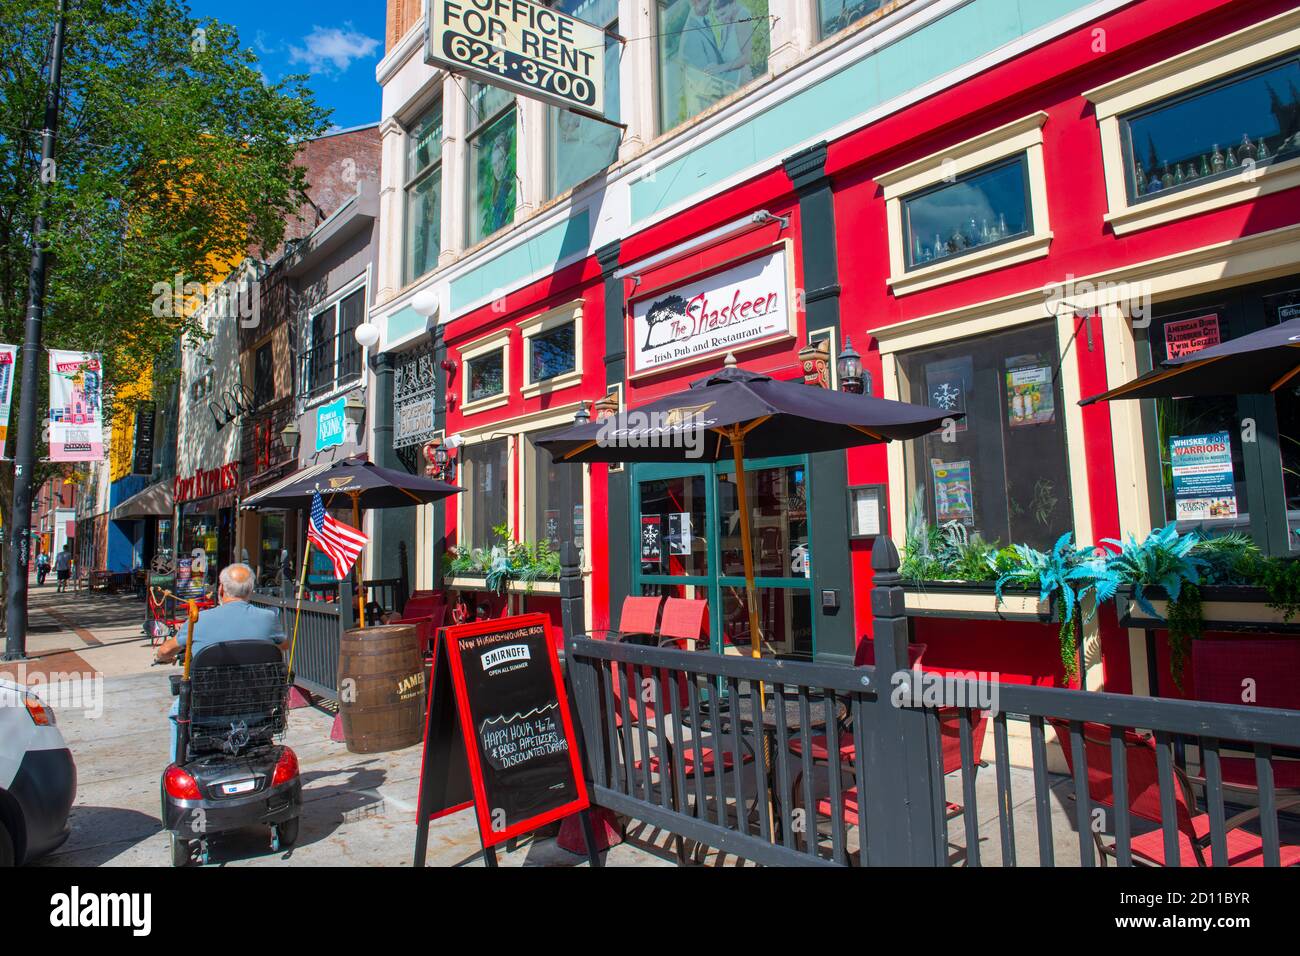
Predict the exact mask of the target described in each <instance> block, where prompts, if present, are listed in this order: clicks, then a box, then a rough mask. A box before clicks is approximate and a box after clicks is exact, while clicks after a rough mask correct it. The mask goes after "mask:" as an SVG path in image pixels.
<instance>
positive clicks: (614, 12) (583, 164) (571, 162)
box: [547, 0, 622, 196]
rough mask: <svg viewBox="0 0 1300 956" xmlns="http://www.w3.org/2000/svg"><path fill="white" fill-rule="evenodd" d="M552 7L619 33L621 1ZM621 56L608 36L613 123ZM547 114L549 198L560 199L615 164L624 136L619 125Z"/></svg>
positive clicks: (563, 2) (577, 1)
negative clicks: (549, 146) (569, 190)
mask: <svg viewBox="0 0 1300 956" xmlns="http://www.w3.org/2000/svg"><path fill="white" fill-rule="evenodd" d="M553 6H554V7H555V9H557V10H562V11H563V12H565V13H567V14H569V15H570V16H572V17H576V18H577V19H579V20H585V21H586V22H587V23H591V24H594V25H595V26H598V27H601V28H603V29H605V30H608V31H609V32H610V33H616V32H617V30H618V0H558V2H557V3H555V4H553ZM621 55H622V47H621V46H620V44H619V42H618V41H617V40H616V39H614V38H613V37H612V36H606V38H605V116H606V117H608V118H609V119H610V120H613V121H614V122H617V121H618V118H619V104H618V97H619V88H618V66H619V60H620V57H621ZM547 112H548V113H549V115H550V127H551V130H550V132H551V137H550V143H551V156H550V184H549V185H550V195H552V196H558V195H559V194H560V193H562V192H564V191H565V190H566V189H572V188H573V187H574V186H576V185H578V183H580V182H582V181H583V180H585V179H588V178H590V177H592V176H594V175H595V174H596V173H598V172H600V171H601V170H602V169H605V168H606V167H607V166H609V165H610V164H612V163H613V162H614V160H616V159H617V158H618V143H619V137H620V135H621V133H620V130H619V128H618V127H617V126H611V125H610V124H609V123H602V122H600V120H594V119H589V118H588V117H585V116H579V115H578V114H577V113H570V112H569V111H568V110H561V109H556V108H554V107H551V108H550V109H548V110H547Z"/></svg>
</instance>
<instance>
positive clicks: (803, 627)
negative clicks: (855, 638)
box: [722, 585, 813, 660]
mask: <svg viewBox="0 0 1300 956" xmlns="http://www.w3.org/2000/svg"><path fill="white" fill-rule="evenodd" d="M758 626H759V628H760V630H761V631H762V635H763V648H762V650H763V654H764V655H765V656H766V655H769V654H779V655H781V656H782V657H797V658H802V659H805V660H811V659H812V657H813V636H812V633H813V626H812V592H811V591H809V590H808V589H807V588H759V590H758ZM722 634H723V640H725V641H726V642H727V643H728V644H730V645H732V646H733V647H739V648H741V649H742V650H744V651H745V652H748V651H749V648H750V637H749V611H748V609H747V608H746V606H745V588H744V585H727V586H726V587H724V588H723V589H722Z"/></svg>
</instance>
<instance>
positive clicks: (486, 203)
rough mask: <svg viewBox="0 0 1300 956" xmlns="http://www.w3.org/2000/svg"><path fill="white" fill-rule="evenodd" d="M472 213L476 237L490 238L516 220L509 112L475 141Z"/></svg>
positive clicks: (512, 130)
mask: <svg viewBox="0 0 1300 956" xmlns="http://www.w3.org/2000/svg"><path fill="white" fill-rule="evenodd" d="M474 145H475V148H476V150H477V152H476V154H475V156H474V159H473V161H474V163H476V164H477V170H476V172H477V174H478V176H477V184H478V191H477V195H476V196H475V197H474V198H475V206H476V209H475V214H476V215H477V217H478V233H477V235H478V236H479V237H483V236H489V235H491V234H492V233H494V232H496V231H497V230H498V229H501V228H502V227H504V226H506V225H507V224H509V223H510V222H511V221H512V220H513V219H514V217H515V114H514V111H513V110H511V111H510V112H509V113H507V114H506V115H505V116H503V117H502V118H501V119H499V120H497V121H496V122H495V123H494V124H492V126H490V127H489V128H488V129H487V130H485V131H484V132H483V134H482V136H481V137H480V138H479V140H478V142H477V143H475V144H474Z"/></svg>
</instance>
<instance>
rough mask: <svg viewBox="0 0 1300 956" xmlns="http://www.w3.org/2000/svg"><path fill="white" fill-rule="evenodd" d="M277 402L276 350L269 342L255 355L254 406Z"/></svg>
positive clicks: (258, 406)
mask: <svg viewBox="0 0 1300 956" xmlns="http://www.w3.org/2000/svg"><path fill="white" fill-rule="evenodd" d="M273 401H275V349H274V347H273V346H272V344H271V343H270V342H267V343H266V344H265V345H263V346H262V347H261V348H259V349H258V350H257V352H256V353H254V355H253V406H254V407H255V408H261V407H263V406H264V405H269V404H271V402H273Z"/></svg>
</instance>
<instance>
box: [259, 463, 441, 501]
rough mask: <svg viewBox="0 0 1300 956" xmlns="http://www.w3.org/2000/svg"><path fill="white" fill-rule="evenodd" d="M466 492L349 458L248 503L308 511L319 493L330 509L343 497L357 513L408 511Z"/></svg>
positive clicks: (307, 471) (314, 471)
mask: <svg viewBox="0 0 1300 956" xmlns="http://www.w3.org/2000/svg"><path fill="white" fill-rule="evenodd" d="M464 490H465V489H464V488H461V487H458V486H457V485H449V484H447V483H446V482H445V481H436V480H435V479H433V478H425V477H424V476H423V475H411V474H407V473H406V472H404V471H395V470H393V469H392V468H380V467H379V466H378V465H376V464H375V463H374V462H370V461H366V460H365V459H363V458H345V459H343V460H342V461H336V462H334V463H333V464H331V465H329V466H328V467H326V468H322V469H319V470H317V469H313V468H308V469H306V471H305V472H304V473H303V474H302V475H300V476H299V477H298V478H296V479H294V480H293V481H290V482H288V483H286V484H285V485H284V486H283V487H280V488H276V489H275V490H274V491H273V492H271V493H270V494H268V495H265V496H261V495H254V496H253V497H252V498H251V499H250V500H249V501H248V504H249V505H250V506H252V507H256V508H306V507H308V506H310V504H311V496H312V493H313V492H316V491H319V492H320V493H321V497H322V498H323V499H324V500H325V507H327V508H333V507H335V500H336V499H337V497H338V496H339V495H344V496H346V497H347V498H348V500H349V501H351V502H352V506H353V510H354V511H356V510H358V509H361V508H364V509H366V510H370V509H372V508H405V507H407V506H409V505H425V504H428V503H429V502H431V501H441V500H442V499H443V498H447V497H450V496H451V495H454V494H457V493H458V492H461V491H464Z"/></svg>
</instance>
